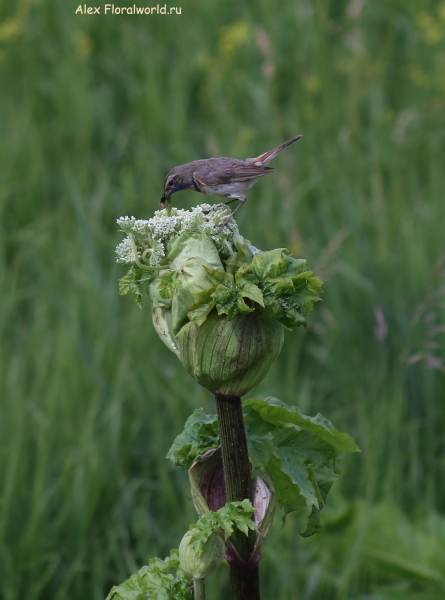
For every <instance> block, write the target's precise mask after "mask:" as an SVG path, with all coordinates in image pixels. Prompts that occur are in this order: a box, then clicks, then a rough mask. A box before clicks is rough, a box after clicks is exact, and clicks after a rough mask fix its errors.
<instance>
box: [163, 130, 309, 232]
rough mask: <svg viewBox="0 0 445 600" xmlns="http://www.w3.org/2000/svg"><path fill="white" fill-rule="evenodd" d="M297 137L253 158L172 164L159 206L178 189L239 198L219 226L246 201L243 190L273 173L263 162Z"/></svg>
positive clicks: (233, 199)
mask: <svg viewBox="0 0 445 600" xmlns="http://www.w3.org/2000/svg"><path fill="white" fill-rule="evenodd" d="M301 137H302V136H301V135H297V136H296V137H293V138H291V139H290V140H287V142H284V143H283V144H281V145H280V146H277V147H276V148H274V149H273V150H269V151H268V152H265V153H264V154H260V156H257V157H256V158H244V159H240V158H227V157H225V156H217V157H216V158H204V159H201V160H194V161H193V162H190V163H187V164H185V165H179V166H178V167H175V168H174V169H172V170H171V171H170V172H169V174H168V175H167V177H166V178H165V182H164V193H163V195H162V198H161V206H162V208H165V207H166V206H167V204H168V201H169V200H170V196H171V195H172V194H174V193H176V192H180V191H182V190H194V191H195V192H201V193H202V194H208V195H209V196H226V197H227V198H231V200H229V202H226V204H230V202H234V201H235V200H239V204H238V206H237V207H236V208H235V210H234V211H233V212H232V213H231V215H230V216H229V217H228V218H227V219H226V221H224V223H223V224H222V225H221V226H222V227H223V226H224V225H226V224H227V223H228V221H229V220H230V219H231V217H232V216H233V215H234V214H235V213H236V212H237V210H239V209H240V208H241V206H242V205H243V204H244V202H245V201H246V196H245V195H244V193H243V192H245V191H246V190H248V189H249V188H251V187H252V186H253V185H254V184H255V183H256V182H257V181H258V179H259V178H260V177H263V176H264V175H272V174H273V173H275V170H274V169H270V168H269V167H268V166H267V165H268V164H269V163H270V161H271V160H272V159H274V158H275V156H276V155H277V154H278V153H279V152H281V150H283V149H284V148H286V146H289V144H292V143H293V142H295V141H296V140H298V139H300V138H301Z"/></svg>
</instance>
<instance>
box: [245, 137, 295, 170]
mask: <svg viewBox="0 0 445 600" xmlns="http://www.w3.org/2000/svg"><path fill="white" fill-rule="evenodd" d="M301 137H303V136H302V135H297V136H296V137H293V138H291V139H290V140H287V142H283V143H282V144H280V145H279V146H277V147H276V148H274V149H273V150H269V151H268V152H265V153H264V154H260V156H257V157H256V158H250V159H249V162H250V163H252V164H254V165H255V166H256V167H265V166H266V165H268V164H269V163H270V161H271V160H273V159H274V158H275V157H276V155H277V154H278V153H279V152H281V150H283V149H284V148H286V146H289V144H293V143H294V142H296V141H297V140H299V139H300V138H301Z"/></svg>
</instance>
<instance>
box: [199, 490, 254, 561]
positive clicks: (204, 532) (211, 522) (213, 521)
mask: <svg viewBox="0 0 445 600" xmlns="http://www.w3.org/2000/svg"><path fill="white" fill-rule="evenodd" d="M254 512H255V508H254V507H253V506H252V503H251V502H250V500H247V499H246V500H243V501H242V502H228V503H227V504H225V505H224V506H223V507H222V508H220V509H219V510H218V511H216V512H214V511H209V512H207V513H205V514H203V515H202V516H201V517H200V518H199V519H198V521H197V522H196V523H195V524H192V525H190V531H192V532H193V535H192V537H191V545H192V546H193V548H194V549H195V550H196V552H197V553H200V552H201V551H202V548H203V546H204V544H205V543H206V541H207V540H208V539H209V537H210V536H211V535H212V534H214V533H219V534H221V535H222V536H223V537H224V539H225V540H227V539H228V538H229V537H230V536H231V535H232V533H233V531H234V529H235V527H237V528H238V529H239V530H240V531H242V532H243V533H244V534H245V535H248V534H249V529H251V530H253V531H257V527H256V525H255V522H254V521H253V513H254Z"/></svg>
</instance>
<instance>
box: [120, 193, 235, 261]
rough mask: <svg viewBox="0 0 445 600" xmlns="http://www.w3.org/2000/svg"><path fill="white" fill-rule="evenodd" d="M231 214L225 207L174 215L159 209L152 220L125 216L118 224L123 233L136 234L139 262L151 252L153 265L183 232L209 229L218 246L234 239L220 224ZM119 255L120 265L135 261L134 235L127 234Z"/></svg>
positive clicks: (202, 206) (205, 206)
mask: <svg viewBox="0 0 445 600" xmlns="http://www.w3.org/2000/svg"><path fill="white" fill-rule="evenodd" d="M229 212H230V210H229V208H228V207H226V206H224V205H210V204H200V205H198V206H195V207H193V208H192V209H191V210H184V209H181V208H174V207H171V208H170V214H167V210H166V209H163V210H158V211H156V212H155V214H154V217H152V218H151V219H148V221H144V220H142V219H136V218H135V217H121V218H120V219H118V220H117V224H118V225H119V226H120V227H121V229H122V231H124V232H125V233H127V234H132V235H133V237H134V241H135V244H136V247H137V251H138V258H139V259H140V258H141V257H144V254H147V250H148V254H149V255H150V261H149V262H150V264H151V265H159V264H160V262H161V260H162V258H163V257H164V256H165V252H166V247H167V244H168V243H169V242H170V241H171V240H172V239H174V238H175V237H178V236H179V235H181V234H182V233H185V232H187V231H189V232H191V231H194V230H196V229H197V228H198V226H201V227H202V228H203V229H204V230H206V231H207V233H208V234H209V235H210V237H211V238H212V239H213V240H214V241H215V242H216V243H217V245H218V242H221V238H224V239H229V238H231V236H232V235H233V231H232V229H231V228H229V227H227V226H225V227H224V228H223V229H222V230H221V228H220V227H218V224H219V223H222V222H223V220H224V219H225V218H227V216H228V214H229ZM232 223H233V224H235V223H234V221H232V222H231V223H230V224H231V225H232ZM235 227H236V225H235ZM150 249H151V250H150ZM116 255H117V258H116V261H117V262H119V263H132V262H134V259H135V257H134V250H133V244H132V241H131V239H130V235H127V237H126V238H125V239H124V240H123V241H122V242H121V243H120V244H119V245H118V246H117V248H116Z"/></svg>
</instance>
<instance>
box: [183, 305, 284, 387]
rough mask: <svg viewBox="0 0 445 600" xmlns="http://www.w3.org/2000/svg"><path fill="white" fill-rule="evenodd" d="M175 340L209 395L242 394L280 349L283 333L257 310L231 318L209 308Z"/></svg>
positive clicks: (267, 366) (279, 327)
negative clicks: (208, 312) (202, 319)
mask: <svg viewBox="0 0 445 600" xmlns="http://www.w3.org/2000/svg"><path fill="white" fill-rule="evenodd" d="M176 340H177V343H178V347H179V352H180V358H181V361H182V363H183V365H184V366H185V368H186V369H187V371H188V372H189V373H190V375H191V376H192V377H194V378H195V379H196V381H198V383H200V384H201V385H202V386H203V387H205V388H206V389H208V390H209V391H210V392H212V393H213V394H218V395H221V396H243V395H244V394H246V393H247V392H248V391H249V390H251V389H252V388H253V387H254V386H255V385H256V384H257V383H259V382H260V381H261V380H262V379H263V378H264V377H265V375H266V373H267V372H268V370H269V368H270V366H271V364H272V363H273V361H274V360H275V359H276V358H277V356H278V355H279V353H280V352H281V348H282V346H283V340H284V333H283V326H282V325H281V323H279V322H278V321H274V320H272V319H270V318H269V317H267V316H266V315H265V314H264V312H262V311H261V310H258V309H257V310H255V312H253V313H248V314H243V315H238V316H237V317H235V318H234V319H232V320H231V321H229V320H228V318H227V317H226V316H225V315H222V316H219V315H218V314H217V312H216V310H214V311H212V312H211V313H210V314H209V316H208V317H207V319H206V320H205V321H204V323H203V324H202V325H200V326H198V325H196V324H195V323H188V324H187V325H185V326H184V327H183V328H182V329H181V330H180V332H179V333H178V335H177V336H176Z"/></svg>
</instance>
